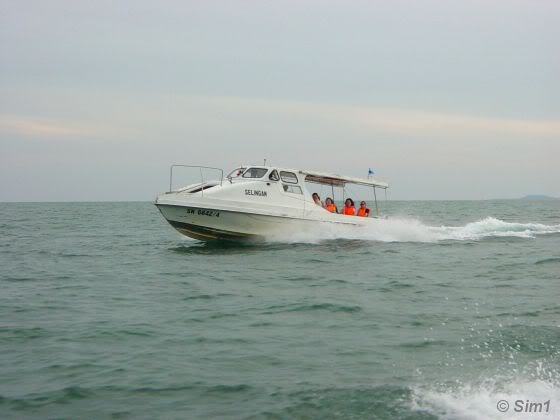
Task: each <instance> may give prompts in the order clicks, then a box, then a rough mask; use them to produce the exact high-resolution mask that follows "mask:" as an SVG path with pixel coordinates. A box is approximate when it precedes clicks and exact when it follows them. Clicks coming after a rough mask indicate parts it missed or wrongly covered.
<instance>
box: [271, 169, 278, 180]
mask: <svg viewBox="0 0 560 420" xmlns="http://www.w3.org/2000/svg"><path fill="white" fill-rule="evenodd" d="M268 179H270V180H271V181H280V175H278V171H277V170H276V169H275V170H273V171H272V172H271V173H270V175H269V176H268Z"/></svg>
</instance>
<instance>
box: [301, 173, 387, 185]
mask: <svg viewBox="0 0 560 420" xmlns="http://www.w3.org/2000/svg"><path fill="white" fill-rule="evenodd" d="M299 173H300V174H303V175H305V181H306V182H313V183H316V184H327V185H334V186H339V187H344V186H345V185H346V184H357V185H368V186H371V187H376V188H383V189H387V188H389V184H387V183H386V182H382V181H377V180H375V179H373V178H357V177H353V176H345V175H336V174H327V173H324V172H315V171H299Z"/></svg>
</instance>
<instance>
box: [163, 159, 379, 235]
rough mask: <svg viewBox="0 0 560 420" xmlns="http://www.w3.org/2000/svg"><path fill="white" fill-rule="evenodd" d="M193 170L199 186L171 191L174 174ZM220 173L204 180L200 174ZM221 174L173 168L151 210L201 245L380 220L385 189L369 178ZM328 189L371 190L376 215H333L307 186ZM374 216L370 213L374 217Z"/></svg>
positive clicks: (281, 171) (263, 169)
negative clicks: (352, 186) (351, 186)
mask: <svg viewBox="0 0 560 420" xmlns="http://www.w3.org/2000/svg"><path fill="white" fill-rule="evenodd" d="M179 166H180V167H186V168H191V169H192V168H194V169H197V172H199V173H200V182H197V183H195V184H192V185H188V186H186V187H182V188H177V189H174V188H173V170H174V169H175V168H177V167H179ZM208 169H210V170H214V171H216V172H218V173H219V176H217V179H214V180H206V179H204V178H205V177H204V176H203V173H204V171H206V170H208ZM223 173H224V172H223V170H222V169H219V168H209V167H204V166H194V165H172V166H171V170H170V183H169V191H167V192H165V193H163V194H160V195H159V196H158V197H157V198H156V201H155V203H154V204H155V205H156V206H157V208H158V209H159V211H160V212H161V214H162V215H163V217H164V218H165V220H167V221H168V222H169V224H170V225H171V226H173V227H174V228H175V229H176V230H177V231H179V232H180V233H182V234H183V235H186V236H189V237H191V238H194V239H199V240H205V241H206V240H215V239H222V240H223V239H226V240H240V239H259V238H267V237H271V236H274V235H278V234H283V233H286V232H290V231H294V232H298V231H301V230H305V229H314V228H317V227H318V226H321V225H323V224H342V225H355V226H360V225H366V224H368V223H375V220H376V219H377V218H378V217H379V210H378V204H377V194H376V189H377V188H379V189H382V190H385V191H386V189H387V188H388V184H387V183H385V182H381V181H377V180H375V179H373V178H367V179H366V178H356V177H350V176H341V175H335V174H328V173H323V172H316V171H308V170H297V169H287V168H280V167H276V166H274V167H273V166H266V165H262V166H256V165H255V166H254V165H246V166H241V167H238V168H236V169H234V170H233V171H232V172H231V173H229V175H227V176H226V177H224V176H223ZM308 183H313V184H321V185H322V186H323V187H324V186H327V187H330V188H331V189H332V195H333V198H334V191H335V187H337V188H342V191H343V201H344V187H345V186H346V185H347V184H355V185H361V186H366V187H371V188H372V189H373V193H374V199H375V209H374V211H375V213H374V214H372V216H371V217H357V216H346V215H342V214H338V213H331V212H329V211H328V210H326V209H325V208H323V207H322V206H320V205H317V204H316V203H315V202H314V201H313V197H312V194H311V193H310V192H309V191H308V189H307V188H306V184H308ZM372 213H373V212H372Z"/></svg>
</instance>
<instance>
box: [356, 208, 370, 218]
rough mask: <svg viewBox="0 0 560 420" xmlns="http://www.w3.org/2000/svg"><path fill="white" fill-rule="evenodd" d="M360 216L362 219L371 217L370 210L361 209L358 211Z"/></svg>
mask: <svg viewBox="0 0 560 420" xmlns="http://www.w3.org/2000/svg"><path fill="white" fill-rule="evenodd" d="M358 216H360V217H369V209H367V208H366V209H363V208H361V207H360V208H359V209H358Z"/></svg>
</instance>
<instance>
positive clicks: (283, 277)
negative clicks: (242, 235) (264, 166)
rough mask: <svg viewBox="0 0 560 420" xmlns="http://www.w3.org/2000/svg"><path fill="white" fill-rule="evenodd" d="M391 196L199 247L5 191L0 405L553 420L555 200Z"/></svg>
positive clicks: (48, 414) (145, 227) (558, 301)
mask: <svg viewBox="0 0 560 420" xmlns="http://www.w3.org/2000/svg"><path fill="white" fill-rule="evenodd" d="M381 210H382V212H383V214H385V215H388V216H389V218H388V219H387V220H379V221H378V222H379V223H373V224H372V226H371V227H370V228H366V229H349V228H336V229H333V228H327V227H322V228H320V229H315V230H313V231H306V232H286V233H285V234H283V235H282V236H277V237H271V238H268V240H267V241H265V242H261V243H241V242H229V243H223V242H222V243H203V242H199V241H195V240H191V239H188V238H184V237H181V236H180V235H179V234H178V233H176V232H175V231H174V230H173V229H172V228H171V227H170V226H169V225H168V224H167V223H166V222H165V220H163V218H162V217H161V216H160V214H159V213H158V211H157V209H156V208H155V207H154V206H153V204H151V203H52V204H45V203H28V204H15V203H14V204H0V267H1V270H0V287H1V291H0V374H1V381H0V418H2V419H8V418H18V419H19V418H68V419H74V418H146V419H153V418H165V419H175V418H176V419H187V418H193V419H194V418H201V419H207V418H216V419H221V418H223V419H229V418H233V419H241V418H249V419H260V418H274V419H277V418H278V419H281V418H287V419H293V418H296V419H297V418H306V419H311V418H319V419H324V418H341V419H353V418H356V419H359V418H360V419H361V418H376V419H401V418H402V419H527V418H529V419H540V418H546V419H556V418H560V201H523V200H502V201H449V202H442V201H433V202H427V201H425V202H411V201H409V202H389V203H387V204H384V205H383V207H382V209H381ZM504 401H505V403H504ZM547 401H548V406H547V405H546V402H547ZM506 404H507V406H506ZM529 404H535V405H529ZM538 404H541V405H540V406H539V405H538ZM543 404H545V405H543ZM539 407H540V411H539V412H536V411H537V409H538V408H539ZM519 408H521V411H516V410H518V409H519ZM504 409H505V410H504ZM529 409H531V412H530V413H529V412H528V410H529ZM533 409H534V410H533Z"/></svg>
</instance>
